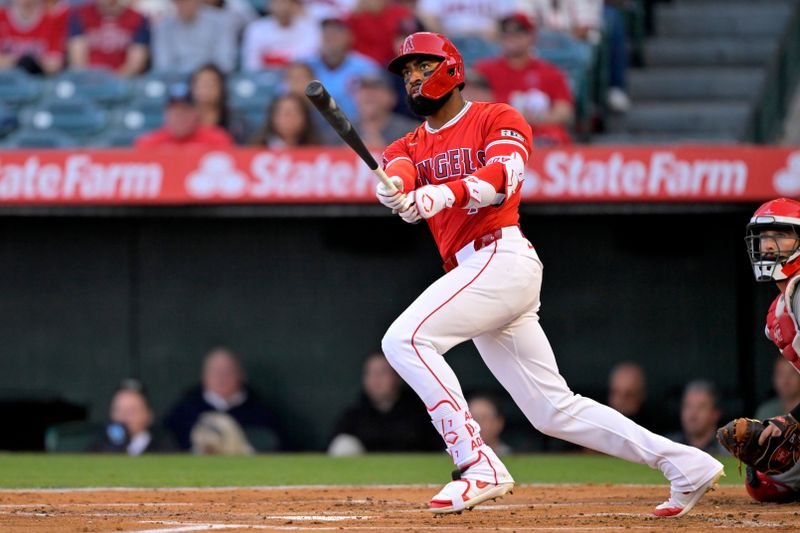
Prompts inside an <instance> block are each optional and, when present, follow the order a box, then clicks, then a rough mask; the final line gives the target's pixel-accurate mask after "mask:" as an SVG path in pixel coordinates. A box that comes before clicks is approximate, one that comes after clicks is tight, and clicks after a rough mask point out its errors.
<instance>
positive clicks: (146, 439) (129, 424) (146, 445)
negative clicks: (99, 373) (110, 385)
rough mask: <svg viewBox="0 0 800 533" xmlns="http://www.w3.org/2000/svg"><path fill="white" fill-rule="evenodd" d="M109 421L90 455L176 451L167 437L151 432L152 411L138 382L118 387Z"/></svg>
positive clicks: (125, 381)
mask: <svg viewBox="0 0 800 533" xmlns="http://www.w3.org/2000/svg"><path fill="white" fill-rule="evenodd" d="M110 419H111V420H110V422H109V424H108V425H107V426H106V428H105V432H104V434H103V436H102V437H101V438H98V439H97V441H96V442H94V443H93V444H92V445H91V447H90V449H89V451H94V452H117V453H127V454H128V455H141V454H143V453H145V452H147V453H150V452H168V451H173V450H174V449H175V447H174V445H173V443H172V442H171V441H170V440H169V439H168V438H167V437H166V436H164V435H160V434H159V433H158V432H157V431H155V430H154V429H153V427H152V426H153V411H152V409H150V403H149V402H148V400H147V394H146V393H145V390H144V386H143V385H142V384H141V382H139V381H138V380H135V379H126V380H124V381H123V382H122V383H121V384H120V387H119V388H118V389H117V391H116V392H115V393H114V397H113V399H112V400H111V410H110Z"/></svg>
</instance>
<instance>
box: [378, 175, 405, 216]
mask: <svg viewBox="0 0 800 533" xmlns="http://www.w3.org/2000/svg"><path fill="white" fill-rule="evenodd" d="M389 181H391V182H392V183H393V184H394V186H395V188H394V189H393V190H392V189H389V187H387V186H386V185H384V184H383V182H382V181H380V182H378V185H377V187H375V196H376V197H377V198H378V201H379V202H380V203H381V204H383V205H385V206H386V207H388V208H389V209H391V210H392V211H396V212H402V211H405V210H406V209H408V208H409V206H410V205H411V203H412V200H409V198H408V196H407V195H405V194H403V178H401V177H400V176H390V177H389Z"/></svg>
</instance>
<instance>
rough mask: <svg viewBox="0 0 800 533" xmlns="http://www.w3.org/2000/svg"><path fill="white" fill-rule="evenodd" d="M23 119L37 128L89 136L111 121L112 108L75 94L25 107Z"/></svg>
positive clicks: (30, 126) (22, 114)
mask: <svg viewBox="0 0 800 533" xmlns="http://www.w3.org/2000/svg"><path fill="white" fill-rule="evenodd" d="M20 122H21V123H22V125H23V126H25V127H27V128H32V129H36V130H43V131H47V130H51V129H54V130H59V131H62V132H64V133H68V134H70V135H73V136H76V137H78V138H79V140H80V139H86V138H88V137H91V136H93V135H96V134H97V133H99V132H100V131H101V130H103V129H104V128H105V127H106V126H108V123H109V116H108V111H106V110H105V109H102V108H100V107H98V106H97V105H95V104H94V103H92V102H90V101H88V100H86V99H84V98H81V97H74V98H71V99H68V100H60V99H52V100H46V101H43V102H41V103H40V104H38V105H36V106H34V107H30V108H25V109H23V110H22V112H21V113H20Z"/></svg>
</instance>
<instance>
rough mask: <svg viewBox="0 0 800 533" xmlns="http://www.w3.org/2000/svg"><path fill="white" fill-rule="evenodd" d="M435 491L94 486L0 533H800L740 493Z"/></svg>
mask: <svg viewBox="0 0 800 533" xmlns="http://www.w3.org/2000/svg"><path fill="white" fill-rule="evenodd" d="M435 490H436V488H435V487H422V486H405V487H386V486H382V487H366V486H360V487H334V486H329V487H280V488H257V489H254V488H241V489H105V490H100V489H91V490H63V491H61V490H53V491H48V490H44V491H29V490H28V491H26V490H14V491H11V490H7V491H2V492H0V531H3V532H23V531H24V532H26V533H27V532H51V531H58V532H62V531H66V532H69V531H76V532H106V531H108V532H113V531H138V532H148V533H156V532H158V533H161V532H164V533H178V532H183V531H207V530H212V531H216V530H225V531H240V530H248V529H250V530H265V531H316V530H320V531H330V530H335V531H420V532H423V531H464V532H466V531H469V532H478V531H519V532H524V531H617V530H620V531H624V530H643V531H653V532H662V531H666V530H668V529H672V530H679V531H681V532H689V531H720V530H735V531H737V532H738V531H764V530H772V529H780V530H784V531H798V530H800V504H789V505H766V504H758V503H755V502H752V501H750V500H749V498H748V497H747V495H746V494H745V492H744V489H743V488H742V487H740V486H737V487H732V486H726V487H721V488H719V489H717V490H716V491H715V492H712V493H709V494H708V495H706V496H705V497H704V498H703V500H701V502H700V503H699V504H698V506H697V507H696V508H695V509H694V511H693V512H692V513H691V514H689V515H687V516H685V517H683V518H677V519H675V518H657V517H654V516H652V515H651V514H650V513H651V510H652V507H653V505H655V504H657V503H660V502H661V501H662V500H664V499H665V497H666V491H667V487H666V485H665V486H660V487H653V486H635V485H549V486H535V485H526V486H522V487H517V488H516V489H515V490H514V494H513V495H509V496H507V497H505V498H503V499H502V500H498V501H497V502H496V503H491V502H490V503H489V504H486V505H483V506H480V507H478V508H476V509H475V510H474V511H471V512H464V513H462V514H461V515H447V516H440V517H435V516H433V515H431V514H430V513H428V512H427V511H426V510H425V506H424V504H425V502H426V501H427V499H428V498H429V497H430V496H431V495H432V494H433V493H434V492H435Z"/></svg>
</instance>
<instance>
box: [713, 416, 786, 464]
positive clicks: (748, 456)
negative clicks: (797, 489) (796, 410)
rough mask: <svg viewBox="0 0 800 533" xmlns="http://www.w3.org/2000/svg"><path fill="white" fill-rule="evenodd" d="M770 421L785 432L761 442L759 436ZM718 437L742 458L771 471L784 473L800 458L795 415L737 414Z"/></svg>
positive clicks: (741, 459) (728, 448)
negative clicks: (758, 417) (756, 417)
mask: <svg viewBox="0 0 800 533" xmlns="http://www.w3.org/2000/svg"><path fill="white" fill-rule="evenodd" d="M769 423H773V424H775V425H776V426H778V428H780V430H781V434H780V436H777V437H770V438H769V439H767V442H765V443H764V444H763V446H762V445H759V444H758V437H759V435H761V432H762V431H764V428H766V427H767V425H769ZM717 440H718V441H719V442H720V444H722V445H723V446H725V448H727V450H728V451H729V452H731V454H733V456H734V457H736V458H737V459H739V460H740V461H741V462H743V463H744V464H746V465H748V466H752V467H753V468H755V469H756V470H758V471H759V472H763V473H764V474H768V475H776V474H782V473H784V472H786V471H787V470H789V469H790V468H791V467H793V466H794V465H795V463H797V461H798V459H800V425H799V424H798V423H797V420H795V419H794V417H792V415H785V416H778V417H775V418H770V419H769V420H764V421H763V422H761V421H760V420H754V419H752V418H737V419H736V420H731V421H730V422H728V423H727V424H726V425H725V426H724V427H721V428H719V429H718V430H717Z"/></svg>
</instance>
